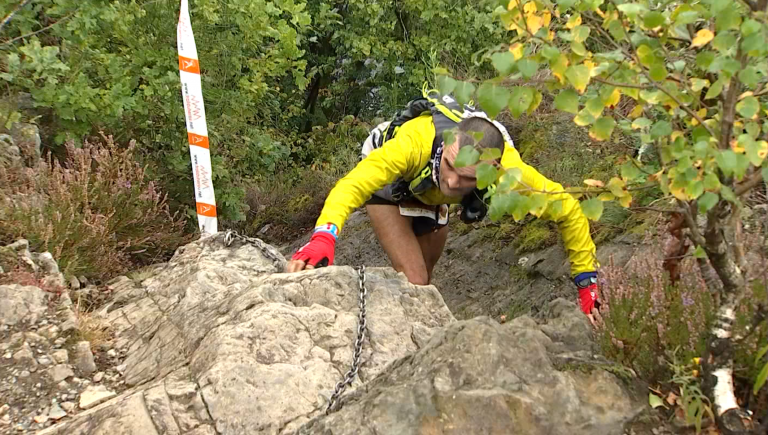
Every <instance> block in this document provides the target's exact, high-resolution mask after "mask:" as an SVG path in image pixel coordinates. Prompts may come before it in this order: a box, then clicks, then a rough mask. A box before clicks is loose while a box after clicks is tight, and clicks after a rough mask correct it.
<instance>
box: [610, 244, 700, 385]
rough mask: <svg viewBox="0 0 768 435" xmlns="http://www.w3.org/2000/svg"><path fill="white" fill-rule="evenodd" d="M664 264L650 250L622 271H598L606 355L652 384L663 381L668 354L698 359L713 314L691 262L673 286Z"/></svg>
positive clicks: (654, 250)
mask: <svg viewBox="0 0 768 435" xmlns="http://www.w3.org/2000/svg"><path fill="white" fill-rule="evenodd" d="M670 237H671V236H670ZM664 242H666V240H661V241H658V240H656V241H654V245H656V244H657V243H664ZM663 263H664V251H663V250H662V249H658V247H649V248H648V249H646V250H644V252H642V253H641V254H639V255H635V256H634V257H633V258H632V259H631V260H630V261H629V262H628V263H627V265H626V266H625V267H623V268H622V267H618V266H615V265H614V264H612V263H611V264H608V265H607V266H606V267H603V268H602V269H601V271H600V276H601V286H600V290H601V293H602V306H601V308H600V312H601V314H602V316H603V320H604V322H605V328H604V330H603V337H602V342H603V348H604V350H605V351H606V355H607V356H608V357H610V358H613V359H615V360H616V361H618V362H621V363H623V364H626V365H628V366H631V367H632V368H633V369H634V370H635V371H637V372H638V373H639V374H641V376H645V377H646V378H647V379H653V380H658V379H661V378H662V377H663V376H664V375H665V369H666V367H665V364H664V362H663V357H664V356H665V355H666V353H667V352H671V351H672V350H673V349H676V348H678V347H679V348H680V349H681V355H682V357H684V358H689V359H690V358H693V357H694V356H699V355H701V354H702V353H703V351H704V346H705V344H706V343H705V338H706V334H707V331H708V327H709V325H710V323H711V321H712V317H713V314H714V301H713V296H712V294H711V293H710V292H709V291H708V290H707V286H706V284H705V282H704V280H703V279H702V277H701V273H700V272H699V268H698V266H697V264H696V261H695V259H694V258H693V257H690V258H684V259H682V261H681V274H680V276H681V280H680V281H679V282H678V283H676V284H675V285H673V284H672V283H671V282H670V279H669V276H668V274H667V272H666V271H665V270H664V265H663Z"/></svg>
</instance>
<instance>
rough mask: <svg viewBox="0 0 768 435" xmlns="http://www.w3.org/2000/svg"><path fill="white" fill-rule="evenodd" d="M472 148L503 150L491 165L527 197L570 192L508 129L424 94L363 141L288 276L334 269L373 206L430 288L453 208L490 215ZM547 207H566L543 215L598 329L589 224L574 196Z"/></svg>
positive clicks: (377, 228) (388, 243)
mask: <svg viewBox="0 0 768 435" xmlns="http://www.w3.org/2000/svg"><path fill="white" fill-rule="evenodd" d="M444 133H445V134H444ZM466 145H474V146H475V148H476V149H478V151H480V152H483V150H485V149H494V148H495V149H497V150H499V152H497V153H495V155H500V156H501V157H500V158H498V159H495V160H494V161H493V162H492V163H493V164H494V165H496V166H501V167H503V168H504V169H510V168H518V169H519V170H520V171H521V173H522V177H521V180H520V182H519V183H517V185H516V186H515V187H514V190H516V191H517V192H519V193H520V194H523V195H530V194H532V193H536V192H543V191H546V192H563V187H562V186H561V185H560V184H558V183H555V182H553V181H550V180H548V179H547V178H546V177H544V176H543V175H541V174H540V173H539V172H538V171H536V169H534V168H533V167H531V166H529V165H527V164H525V163H524V162H523V161H522V160H521V158H520V154H519V153H518V152H517V150H516V149H515V148H514V146H513V142H512V139H511V138H510V137H509V134H508V133H507V131H506V129H505V128H504V127H503V126H502V125H501V124H500V123H498V122H496V121H491V120H490V119H489V118H488V117H487V115H486V114H485V113H483V112H481V111H479V110H476V109H475V108H473V107H471V106H467V105H465V106H464V107H461V106H460V105H459V104H458V103H457V102H456V101H455V100H453V99H452V98H451V97H449V96H439V95H436V94H435V93H434V92H428V91H425V92H424V98H420V99H416V100H413V101H411V102H410V103H409V104H408V107H407V108H406V109H405V110H404V111H402V112H400V113H398V114H397V115H396V116H395V118H394V119H393V120H392V121H390V122H385V123H382V124H380V125H379V126H377V127H376V128H375V129H373V131H372V132H371V134H370V135H369V136H368V138H367V139H366V141H365V142H364V143H363V150H362V157H363V159H362V161H361V162H360V163H358V164H357V166H356V167H355V168H354V169H352V171H350V172H349V173H348V174H347V175H346V176H345V177H344V178H342V179H341V180H339V181H338V182H337V183H336V185H335V187H334V188H333V189H332V190H331V192H330V193H329V194H328V197H327V198H326V201H325V205H324V207H323V210H322V212H321V214H320V217H319V218H318V220H317V226H316V228H315V231H314V234H313V235H312V237H311V239H310V241H309V243H307V244H306V245H304V246H303V247H301V248H300V249H299V250H298V251H297V252H296V253H295V254H294V256H293V258H292V261H291V262H290V263H289V264H288V272H297V271H300V270H303V269H313V268H315V267H321V266H327V265H330V264H333V258H334V250H335V245H336V240H337V238H338V236H339V232H340V231H341V229H342V226H343V225H344V223H345V222H346V220H347V218H348V217H349V215H350V214H351V213H352V212H353V211H354V210H355V209H356V208H358V207H360V206H362V205H365V207H366V210H367V212H368V216H369V218H370V221H371V224H372V225H373V229H374V232H375V233H376V237H377V238H378V240H379V243H381V246H382V247H383V248H384V251H385V252H386V253H387V256H388V257H389V259H390V261H391V262H392V267H393V268H394V269H395V270H397V271H399V272H403V273H404V274H405V276H406V277H407V278H408V280H409V281H410V282H411V283H413V284H419V285H426V284H429V283H430V281H431V279H432V270H433V269H434V267H435V264H436V263H437V260H438V259H439V258H440V255H441V254H442V251H443V248H444V246H445V241H446V238H447V236H448V206H447V204H458V203H460V204H462V207H463V208H462V215H461V218H462V220H464V221H465V222H472V221H477V220H480V219H482V218H483V217H484V216H485V212H486V208H485V204H484V203H483V200H482V198H483V195H484V193H485V190H482V191H481V190H479V189H477V179H476V177H475V168H476V165H473V166H465V167H457V165H456V158H457V156H458V153H459V150H460V149H461V147H463V146H466ZM488 154H489V155H490V154H492V153H488ZM549 199H550V201H553V202H559V203H560V204H561V205H562V207H560V206H557V207H548V208H547V209H546V211H544V213H542V214H541V216H539V217H541V218H544V219H547V220H551V221H554V222H556V223H557V224H558V227H559V230H560V234H561V235H562V238H563V242H564V245H565V248H566V250H567V251H568V255H569V258H570V263H571V277H572V278H573V280H574V283H575V284H576V286H577V288H578V292H579V299H580V305H581V309H582V311H583V312H584V313H585V314H586V315H587V317H589V319H590V321H591V322H592V323H593V324H595V318H594V315H595V314H596V305H597V306H599V302H598V296H597V279H596V278H597V273H596V272H595V269H596V259H595V245H594V243H593V241H592V238H591V236H590V233H589V223H588V222H587V219H586V217H585V216H584V214H583V213H582V211H581V207H580V206H579V203H578V201H576V199H574V198H573V197H572V196H571V195H570V194H567V193H555V194H551V195H549Z"/></svg>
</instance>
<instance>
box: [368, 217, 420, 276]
mask: <svg viewBox="0 0 768 435" xmlns="http://www.w3.org/2000/svg"><path fill="white" fill-rule="evenodd" d="M365 208H366V210H367V211H368V217H369V218H370V219H371V224H372V225H373V231H374V232H375V233H376V237H377V238H378V239H379V243H380V244H381V247H382V248H384V252H386V253H387V256H388V257H389V261H390V262H391V263H392V267H393V268H394V269H395V270H396V271H398V272H403V273H404V274H405V276H406V277H407V278H408V281H409V282H410V283H412V284H418V285H427V284H429V272H428V270H427V265H426V263H425V261H424V255H423V254H422V251H421V246H420V245H419V240H417V239H416V235H415V234H414V233H413V226H412V222H413V221H412V218H410V217H406V216H401V215H400V209H399V207H398V206H396V205H389V204H368V205H366V206H365Z"/></svg>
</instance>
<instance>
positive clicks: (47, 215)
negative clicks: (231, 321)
mask: <svg viewBox="0 0 768 435" xmlns="http://www.w3.org/2000/svg"><path fill="white" fill-rule="evenodd" d="M105 141H106V144H105V145H100V144H90V143H88V142H86V143H85V144H84V146H83V147H82V148H80V149H76V148H75V147H74V146H73V144H72V143H69V144H68V145H67V159H66V160H65V162H64V163H63V165H62V164H59V163H56V162H54V163H47V162H44V161H40V162H39V163H38V165H37V166H35V167H33V168H31V169H27V168H14V167H10V168H5V167H3V166H0V191H1V192H2V200H1V201H0V222H2V225H0V240H2V241H4V242H11V241H14V240H16V239H18V238H27V239H28V240H29V241H30V244H31V245H32V248H33V249H34V250H36V251H38V252H43V251H48V252H51V254H52V255H53V257H54V258H56V259H57V260H58V261H59V265H60V266H61V269H62V272H63V273H65V274H68V275H80V274H84V275H86V276H89V277H98V278H109V277H111V276H115V275H117V274H120V273H123V272H125V271H126V270H129V269H130V268H133V267H135V266H138V265H141V264H145V263H149V262H152V261H157V260H158V259H162V258H164V257H166V256H168V255H169V254H172V253H173V250H175V249H176V248H177V247H178V246H180V245H182V244H184V243H185V242H187V241H189V238H188V237H187V236H185V235H184V234H183V227H184V222H183V220H181V219H180V217H179V216H176V215H173V214H171V213H170V212H169V210H168V204H167V201H166V197H165V195H164V194H162V193H161V192H160V191H159V190H158V189H157V187H156V186H155V184H154V182H153V181H151V180H150V179H149V177H148V176H147V173H146V171H145V168H143V167H141V166H139V165H137V164H136V162H135V160H134V156H133V154H134V152H135V146H134V144H133V143H131V144H130V145H129V146H128V147H127V148H123V149H121V148H119V147H118V146H117V145H115V144H114V142H113V141H112V139H111V138H105Z"/></svg>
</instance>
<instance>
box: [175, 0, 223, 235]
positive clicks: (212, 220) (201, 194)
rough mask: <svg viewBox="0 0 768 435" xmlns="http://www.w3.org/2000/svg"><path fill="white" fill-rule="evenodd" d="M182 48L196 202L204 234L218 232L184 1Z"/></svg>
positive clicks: (197, 72) (197, 70) (194, 54)
mask: <svg viewBox="0 0 768 435" xmlns="http://www.w3.org/2000/svg"><path fill="white" fill-rule="evenodd" d="M176 39H177V45H178V49H179V76H181V94H182V97H183V100H184V116H185V118H186V120H187V137H188V139H189V156H190V158H191V159H192V178H193V179H194V181H195V202H196V203H197V222H198V225H199V227H200V232H201V233H204V234H215V233H216V232H218V222H217V219H216V196H215V195H214V193H213V180H212V178H211V175H212V170H211V153H210V150H209V149H208V127H207V125H206V123H205V107H204V106H203V91H202V87H201V85H200V62H199V61H198V58H197V47H196V46H195V36H194V35H193V34H192V26H191V24H190V20H189V4H188V1H187V0H181V10H180V11H179V25H178V26H177V27H176Z"/></svg>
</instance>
